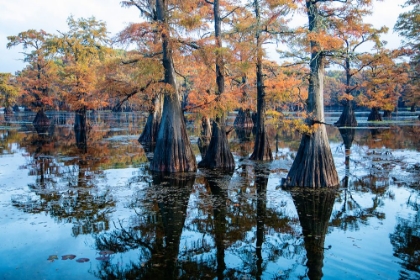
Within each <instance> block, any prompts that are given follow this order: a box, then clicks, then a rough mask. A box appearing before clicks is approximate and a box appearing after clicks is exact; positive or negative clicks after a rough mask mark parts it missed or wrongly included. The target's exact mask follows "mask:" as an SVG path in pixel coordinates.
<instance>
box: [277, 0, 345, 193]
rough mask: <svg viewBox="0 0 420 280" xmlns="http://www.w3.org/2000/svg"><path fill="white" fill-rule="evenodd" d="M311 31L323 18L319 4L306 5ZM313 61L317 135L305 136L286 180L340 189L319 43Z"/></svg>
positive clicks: (311, 101)
mask: <svg viewBox="0 0 420 280" xmlns="http://www.w3.org/2000/svg"><path fill="white" fill-rule="evenodd" d="M306 6H307V14H308V20H309V31H318V28H319V26H318V25H320V22H319V19H320V15H319V14H318V10H317V3H315V2H312V1H307V2H306ZM310 44H311V51H312V52H311V61H310V76H309V89H308V101H307V111H308V119H307V123H308V124H309V125H310V127H311V128H312V129H313V132H311V133H307V134H304V135H303V136H302V140H301V143H300V146H299V150H298V152H297V154H296V158H295V160H294V162H293V165H292V168H291V169H290V171H289V174H288V175H287V178H286V182H285V183H286V186H289V187H291V186H299V187H310V188H320V187H336V186H338V185H339V183H340V181H339V179H338V174H337V170H336V168H335V164H334V159H333V156H332V153H331V148H330V144H329V142H328V136H327V130H326V128H325V124H324V123H325V118H324V98H323V95H324V58H323V53H322V52H320V51H319V50H320V47H319V46H318V44H317V42H314V41H311V42H310Z"/></svg>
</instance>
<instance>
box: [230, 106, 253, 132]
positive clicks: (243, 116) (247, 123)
mask: <svg viewBox="0 0 420 280" xmlns="http://www.w3.org/2000/svg"><path fill="white" fill-rule="evenodd" d="M233 126H235V127H237V128H243V129H245V128H252V127H254V122H253V121H252V117H251V110H249V109H246V110H243V109H242V108H240V109H239V111H238V114H237V115H236V118H235V121H234V122H233Z"/></svg>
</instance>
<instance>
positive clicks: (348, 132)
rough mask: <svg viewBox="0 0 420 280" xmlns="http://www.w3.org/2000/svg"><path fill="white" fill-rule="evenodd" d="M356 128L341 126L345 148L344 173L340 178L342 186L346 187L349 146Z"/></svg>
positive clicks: (348, 173) (347, 183)
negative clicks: (341, 178) (342, 177)
mask: <svg viewBox="0 0 420 280" xmlns="http://www.w3.org/2000/svg"><path fill="white" fill-rule="evenodd" d="M355 132H356V130H354V129H353V128H341V129H340V134H341V137H342V138H343V143H344V148H345V161H344V164H345V175H344V179H343V180H342V187H343V188H346V189H347V188H348V187H349V180H350V154H351V150H350V149H351V146H352V144H353V140H354V135H355Z"/></svg>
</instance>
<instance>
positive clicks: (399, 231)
mask: <svg viewBox="0 0 420 280" xmlns="http://www.w3.org/2000/svg"><path fill="white" fill-rule="evenodd" d="M407 206H408V207H410V208H412V209H413V210H414V211H415V212H416V214H414V215H411V216H409V217H408V218H405V217H401V216H399V217H397V224H396V226H395V230H394V232H393V233H392V234H390V235H389V238H390V240H391V244H392V247H393V250H394V255H395V256H396V257H398V258H399V262H400V264H401V266H402V268H403V269H402V270H401V271H400V272H399V273H400V279H415V278H416V273H417V276H418V275H419V273H420V195H419V193H418V192H413V193H412V195H411V196H410V197H409V200H408V201H407Z"/></svg>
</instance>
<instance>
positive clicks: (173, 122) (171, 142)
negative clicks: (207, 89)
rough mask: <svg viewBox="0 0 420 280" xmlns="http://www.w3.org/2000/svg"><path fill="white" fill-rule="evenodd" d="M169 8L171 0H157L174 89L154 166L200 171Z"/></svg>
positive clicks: (167, 79) (169, 92) (166, 78)
mask: <svg viewBox="0 0 420 280" xmlns="http://www.w3.org/2000/svg"><path fill="white" fill-rule="evenodd" d="M167 9H168V3H167V0H156V14H157V21H158V22H160V23H161V24H162V25H163V26H162V28H163V32H162V33H161V37H162V51H163V58H162V65H163V68H164V72H165V75H164V82H165V83H166V84H167V85H169V86H170V88H171V90H169V89H167V91H166V92H165V97H164V103H163V114H162V119H161V123H160V126H159V132H158V137H157V140H156V148H155V153H154V157H153V160H152V162H151V163H150V169H151V170H152V171H160V172H189V171H196V170H197V164H196V161H195V155H194V153H193V150H192V148H191V143H190V140H189V138H188V135H187V129H186V126H185V122H184V118H183V112H182V110H181V104H180V99H179V95H178V89H177V85H176V81H175V74H174V67H173V60H172V50H171V44H170V42H169V41H170V38H169V36H170V35H169V32H168V30H169V24H168V22H167ZM165 30H166V31H165Z"/></svg>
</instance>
